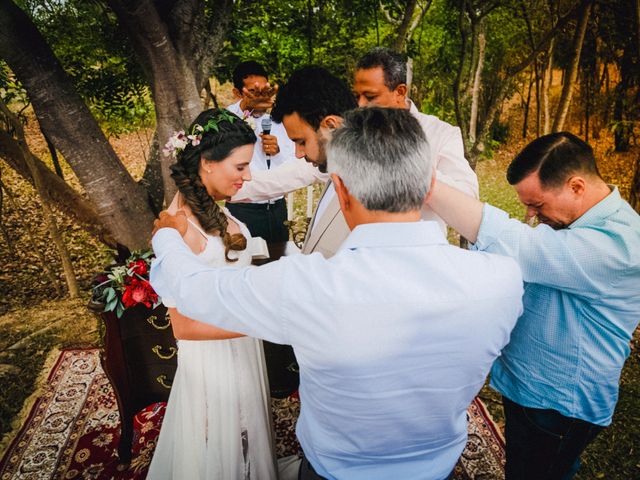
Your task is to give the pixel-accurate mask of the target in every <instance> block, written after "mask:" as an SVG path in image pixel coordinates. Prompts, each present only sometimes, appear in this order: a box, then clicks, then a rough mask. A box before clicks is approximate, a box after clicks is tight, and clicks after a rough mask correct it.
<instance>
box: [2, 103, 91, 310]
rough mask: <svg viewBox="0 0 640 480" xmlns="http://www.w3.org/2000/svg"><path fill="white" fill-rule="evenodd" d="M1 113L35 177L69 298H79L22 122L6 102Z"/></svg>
mask: <svg viewBox="0 0 640 480" xmlns="http://www.w3.org/2000/svg"><path fill="white" fill-rule="evenodd" d="M0 111H1V112H2V114H3V115H4V116H5V118H6V119H7V120H8V123H9V124H10V125H11V126H12V127H13V130H14V132H15V135H16V137H17V140H18V144H19V145H20V152H21V153H22V158H23V159H24V162H25V163H26V164H27V167H29V171H30V172H31V176H32V177H33V183H34V185H35V187H36V192H38V196H39V197H40V203H41V204H42V212H43V214H44V215H43V216H44V220H45V222H46V224H47V227H48V228H49V235H51V240H53V243H54V245H55V246H56V250H58V255H60V261H61V263H62V270H63V271H64V277H65V279H66V281H67V288H68V290H69V297H71V298H77V297H78V294H79V293H80V292H79V289H78V282H77V280H76V274H75V272H74V271H73V264H72V263H71V257H70V256H69V251H68V250H67V247H66V245H65V244H64V240H63V238H62V234H61V233H60V229H59V228H58V225H57V223H56V217H55V215H54V214H53V210H52V209H51V202H50V199H49V195H48V193H47V189H46V188H45V187H44V184H43V183H42V177H41V176H40V171H39V170H38V167H37V166H36V164H35V162H34V161H33V154H32V153H31V150H29V147H28V146H27V142H26V139H25V136H24V130H23V128H22V124H21V123H20V120H18V117H16V116H15V115H14V114H13V113H12V112H11V111H10V110H9V108H8V107H7V106H6V105H5V103H4V101H0Z"/></svg>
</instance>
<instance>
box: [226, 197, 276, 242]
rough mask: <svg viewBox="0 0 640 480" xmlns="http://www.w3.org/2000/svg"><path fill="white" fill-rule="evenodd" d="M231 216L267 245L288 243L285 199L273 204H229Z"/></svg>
mask: <svg viewBox="0 0 640 480" xmlns="http://www.w3.org/2000/svg"><path fill="white" fill-rule="evenodd" d="M226 207H227V208H228V209H229V212H231V215H233V216H234V217H236V218H237V219H238V220H240V221H241V222H243V223H244V224H245V225H246V226H247V228H249V231H250V232H251V236H253V237H262V238H264V239H265V240H266V242H267V243H278V242H286V241H287V240H289V229H288V228H287V226H286V225H285V224H284V222H285V221H286V220H287V204H286V202H285V201H284V198H281V199H280V200H276V201H275V202H273V203H227V205H226Z"/></svg>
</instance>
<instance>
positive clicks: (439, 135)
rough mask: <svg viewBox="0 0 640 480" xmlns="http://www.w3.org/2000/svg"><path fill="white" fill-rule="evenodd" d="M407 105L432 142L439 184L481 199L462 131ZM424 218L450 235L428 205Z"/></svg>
mask: <svg viewBox="0 0 640 480" xmlns="http://www.w3.org/2000/svg"><path fill="white" fill-rule="evenodd" d="M407 102H408V104H409V112H411V114H412V115H413V116H414V117H415V118H416V119H417V120H418V122H420V126H421V127H422V130H423V131H424V134H425V136H426V137H427V141H428V142H429V149H430V150H431V159H432V162H433V166H434V167H435V169H436V176H437V178H438V180H439V181H443V182H444V183H446V184H447V185H450V186H452V187H454V188H456V189H458V190H460V191H461V192H464V193H466V194H467V195H471V196H472V197H473V198H478V177H477V175H476V173H475V172H474V171H473V170H472V169H471V167H470V166H469V162H468V161H467V159H466V158H465V157H464V144H463V143H462V134H461V133H460V129H459V128H458V127H454V126H453V125H450V124H448V123H447V122H444V121H442V120H440V119H439V118H438V117H436V116H433V115H427V114H425V113H422V112H420V111H419V110H418V107H416V105H415V104H414V103H413V101H411V100H407ZM422 218H423V219H424V220H436V221H437V222H438V223H439V224H440V227H441V228H442V229H443V231H445V232H446V228H447V227H446V223H445V222H444V220H442V219H441V218H440V217H439V216H438V215H436V213H435V212H434V211H433V210H431V208H430V207H428V206H426V205H425V206H424V207H423V208H422Z"/></svg>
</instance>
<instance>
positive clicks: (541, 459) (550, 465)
mask: <svg viewBox="0 0 640 480" xmlns="http://www.w3.org/2000/svg"><path fill="white" fill-rule="evenodd" d="M502 399H503V405H504V413H505V440H506V444H507V445H506V450H507V465H506V467H505V477H506V480H569V479H571V478H573V476H574V475H575V474H576V472H577V471H578V469H579V468H580V454H581V453H582V451H583V450H584V449H585V448H586V446H587V445H589V443H590V442H591V441H592V440H593V439H594V438H596V435H598V433H600V431H601V430H603V429H604V427H601V426H599V425H594V424H593V423H589V422H585V421H584V420H579V419H577V418H570V417H565V416H564V415H562V414H560V413H559V412H557V411H555V410H545V409H539V408H528V407H523V406H522V405H518V404H517V403H514V402H512V401H511V400H509V399H508V398H506V397H502Z"/></svg>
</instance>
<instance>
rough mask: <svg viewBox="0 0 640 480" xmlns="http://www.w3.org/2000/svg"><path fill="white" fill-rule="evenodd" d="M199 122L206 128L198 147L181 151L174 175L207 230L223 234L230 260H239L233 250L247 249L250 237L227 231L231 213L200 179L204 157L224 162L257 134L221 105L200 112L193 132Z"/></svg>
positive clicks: (249, 143) (191, 129) (179, 188)
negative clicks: (225, 212) (224, 210)
mask: <svg viewBox="0 0 640 480" xmlns="http://www.w3.org/2000/svg"><path fill="white" fill-rule="evenodd" d="M196 125H198V126H200V127H204V131H201V139H200V143H199V144H198V145H196V146H194V145H193V144H192V143H191V142H189V143H188V144H187V146H186V147H185V148H184V150H182V151H181V152H180V153H178V156H177V161H176V163H175V164H173V165H172V166H171V178H173V180H174V182H175V183H176V187H178V191H179V192H180V193H181V194H182V196H183V197H184V199H185V202H186V203H187V205H189V208H190V209H191V212H192V213H193V214H194V215H195V216H196V218H197V219H198V221H199V222H200V225H201V226H202V228H203V229H204V231H205V232H207V233H210V234H215V233H218V234H219V235H220V237H221V238H222V243H223V244H224V246H225V251H224V256H225V258H226V260H227V261H228V262H235V261H237V258H236V259H231V258H229V251H230V250H236V251H239V250H244V249H245V248H247V239H246V238H245V237H244V235H242V234H241V233H236V234H233V235H230V234H229V233H228V232H227V224H228V220H227V216H226V215H225V214H224V212H223V211H222V209H221V208H220V207H219V206H218V204H217V203H216V202H215V200H214V199H213V198H212V197H211V196H210V195H209V193H208V192H207V189H206V187H205V186H204V184H203V183H202V179H201V178H200V174H199V169H200V159H201V158H203V159H205V160H207V161H213V162H222V161H224V160H225V159H226V158H227V157H228V156H229V155H230V154H231V152H232V150H233V149H235V148H237V147H241V146H243V145H253V144H254V143H255V142H256V135H255V133H253V130H252V129H251V127H250V126H249V125H247V124H246V123H245V122H243V121H242V120H241V119H240V118H238V117H236V116H235V115H233V114H232V113H231V112H229V111H227V110H222V109H218V108H213V109H210V110H205V111H204V112H202V113H201V114H200V115H198V117H197V118H196V119H195V120H194V121H193V123H192V124H191V126H190V127H189V132H194V130H195V128H196Z"/></svg>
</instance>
